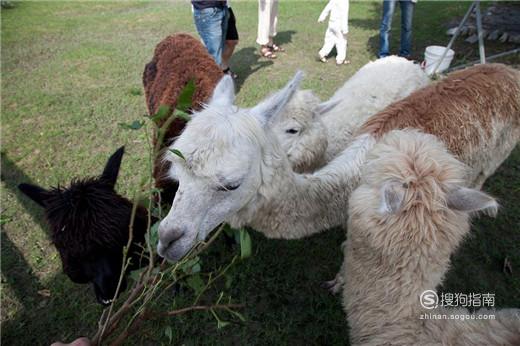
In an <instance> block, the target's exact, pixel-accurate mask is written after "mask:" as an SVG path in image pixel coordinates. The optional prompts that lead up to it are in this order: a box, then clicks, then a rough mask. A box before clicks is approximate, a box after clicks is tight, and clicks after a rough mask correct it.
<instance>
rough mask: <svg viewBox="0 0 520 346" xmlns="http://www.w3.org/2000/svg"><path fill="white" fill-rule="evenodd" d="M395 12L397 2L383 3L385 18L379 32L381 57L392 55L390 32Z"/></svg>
mask: <svg viewBox="0 0 520 346" xmlns="http://www.w3.org/2000/svg"><path fill="white" fill-rule="evenodd" d="M394 10H395V0H384V1H383V18H382V20H381V28H380V30H379V38H380V41H379V42H380V43H379V57H380V58H383V57H385V56H388V55H390V42H389V40H390V30H391V29H392V16H393V15H394Z"/></svg>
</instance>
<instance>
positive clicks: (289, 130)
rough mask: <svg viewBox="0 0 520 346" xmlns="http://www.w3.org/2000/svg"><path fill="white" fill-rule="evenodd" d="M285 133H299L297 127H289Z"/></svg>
mask: <svg viewBox="0 0 520 346" xmlns="http://www.w3.org/2000/svg"><path fill="white" fill-rule="evenodd" d="M285 133H290V134H291V135H294V134H295V133H298V130H297V129H288V130H285Z"/></svg>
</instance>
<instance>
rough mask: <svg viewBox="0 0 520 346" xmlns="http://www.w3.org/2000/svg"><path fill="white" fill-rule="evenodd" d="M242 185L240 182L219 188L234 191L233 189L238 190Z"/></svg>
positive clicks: (219, 188)
mask: <svg viewBox="0 0 520 346" xmlns="http://www.w3.org/2000/svg"><path fill="white" fill-rule="evenodd" d="M239 186H240V184H234V185H233V184H230V185H225V186H219V187H218V188H217V190H218V191H233V190H236V189H238V187H239Z"/></svg>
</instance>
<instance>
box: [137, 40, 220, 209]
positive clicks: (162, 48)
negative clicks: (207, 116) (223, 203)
mask: <svg viewBox="0 0 520 346" xmlns="http://www.w3.org/2000/svg"><path fill="white" fill-rule="evenodd" d="M222 76H223V73H222V70H221V69H220V67H219V66H218V65H217V64H216V63H215V60H213V58H212V57H211V56H210V55H209V54H208V51H207V49H206V48H205V47H204V46H203V45H202V43H201V42H200V41H199V40H197V39H195V38H194V37H192V36H190V35H188V34H176V35H172V36H168V37H166V38H165V39H164V40H162V41H161V42H160V43H159V44H158V45H157V46H156V47H155V52H154V55H153V58H152V61H150V62H149V63H148V64H146V66H145V69H144V72H143V85H144V92H145V97H146V106H147V107H148V113H149V114H150V115H153V114H155V113H157V111H158V110H159V106H161V105H166V106H168V107H169V108H170V110H173V109H175V107H176V105H177V98H178V97H179V95H180V93H181V92H182V90H183V88H184V87H185V86H186V85H187V84H188V82H189V81H190V80H193V82H194V83H195V92H194V94H193V98H192V102H191V108H192V109H193V110H200V109H201V107H202V105H203V104H204V102H206V101H207V100H208V99H209V98H210V97H211V95H212V93H213V89H214V88H215V86H216V85H217V83H218V81H219V80H220V79H221V78H222ZM165 120H166V118H164V119H163V120H162V121H160V122H159V124H158V125H159V126H162V125H163V123H164V121H165ZM184 126H185V121H184V120H182V119H176V120H175V121H174V122H173V123H172V124H171V125H170V126H169V128H168V130H167V132H166V135H165V144H168V143H169V142H170V141H171V140H172V139H173V138H175V137H176V136H178V135H179V134H180V133H181V131H182V130H183V129H184ZM155 140H156V138H154V141H155ZM168 168H169V164H168V163H167V162H162V160H161V159H159V160H157V161H156V162H155V167H154V178H155V182H156V186H157V187H159V188H163V189H166V190H170V192H169V193H168V192H167V193H166V194H171V193H174V191H175V190H176V188H175V186H174V185H176V184H175V183H174V182H172V181H170V180H168V179H167V176H166V172H167V171H168ZM172 188H173V190H172ZM172 199H173V197H172Z"/></svg>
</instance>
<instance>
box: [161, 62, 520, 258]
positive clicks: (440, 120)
mask: <svg viewBox="0 0 520 346" xmlns="http://www.w3.org/2000/svg"><path fill="white" fill-rule="evenodd" d="M462 72H464V73H457V74H453V75H452V76H450V77H448V78H446V79H445V80H443V81H441V82H439V83H437V84H435V85H433V86H429V87H426V88H423V89H421V90H422V91H420V93H419V92H416V93H414V94H417V93H419V95H420V96H424V95H425V94H426V95H427V96H429V97H430V99H432V100H433V99H435V98H436V99H437V101H438V102H441V100H442V99H443V98H444V102H445V104H436V105H435V106H436V107H435V108H434V109H432V111H431V112H423V113H418V114H416V115H415V117H411V116H406V117H404V120H403V121H401V122H400V117H399V116H397V117H393V116H395V114H396V113H391V112H390V113H388V112H382V113H380V114H378V115H376V116H374V117H372V118H371V120H372V121H368V122H367V123H366V124H365V125H366V126H365V125H364V126H363V128H362V130H363V131H365V133H364V134H362V135H360V136H358V137H357V138H356V139H355V140H354V141H353V142H352V144H351V145H350V146H349V147H348V148H347V149H345V150H344V151H343V152H342V153H341V154H340V155H339V156H338V157H336V158H335V159H334V160H333V161H331V162H330V163H328V164H327V165H326V166H325V167H323V168H322V169H320V170H318V171H316V172H315V173H313V174H296V173H294V172H293V171H292V169H291V167H290V164H289V161H288V159H287V155H286V154H285V152H284V151H283V150H282V148H281V147H280V145H279V143H278V141H277V139H276V137H275V135H274V134H273V131H272V128H271V126H272V124H271V123H272V121H273V119H275V118H276V117H277V115H278V114H280V112H281V110H282V109H283V107H284V106H285V105H286V103H287V102H288V100H290V98H291V97H292V95H293V94H294V92H295V91H296V89H297V85H298V82H299V80H300V78H301V75H300V74H297V75H296V77H295V78H294V79H293V80H292V81H291V82H289V84H288V85H287V86H286V87H285V88H284V89H282V90H281V91H279V92H278V93H276V94H274V95H273V96H271V97H269V98H267V99H266V100H264V101H263V102H261V103H260V104H258V105H257V106H255V107H253V108H251V109H240V108H238V107H236V106H234V105H233V101H234V88H233V82H232V80H231V79H230V78H227V77H224V78H223V80H222V81H221V82H220V83H219V84H218V85H217V88H216V89H215V93H214V95H213V97H212V99H211V100H210V102H209V104H208V106H207V108H206V109H204V110H202V111H201V112H199V113H197V114H195V116H194V118H193V120H192V121H190V122H189V123H188V125H187V127H186V129H185V131H184V132H183V133H182V134H181V136H180V137H179V138H178V139H177V141H176V142H175V143H173V144H172V146H171V148H172V149H177V150H180V151H181V152H182V153H183V155H184V157H185V158H186V160H184V159H182V158H180V157H178V156H176V155H174V154H171V153H169V155H168V157H167V158H168V159H169V160H171V161H172V163H173V164H172V169H171V170H170V172H169V173H170V174H171V176H172V178H173V179H174V180H177V181H179V190H178V192H177V195H176V196H175V199H174V201H173V204H172V208H171V210H170V212H169V213H168V215H167V216H166V218H165V219H163V220H162V221H161V224H160V227H159V238H160V242H159V245H158V252H159V254H161V255H162V256H166V257H167V258H169V259H172V260H176V259H178V258H180V257H182V256H183V255H184V254H185V253H186V252H187V251H188V250H189V249H190V248H191V246H192V245H193V244H194V243H195V240H196V239H197V238H198V239H204V238H205V237H206V235H207V234H208V233H209V232H210V231H211V230H212V229H213V228H214V227H216V226H217V225H219V224H220V223H222V222H228V223H230V224H231V226H233V227H242V226H244V225H249V226H251V227H253V228H255V229H256V230H258V231H260V232H262V233H264V234H265V235H266V236H268V237H278V238H287V239H289V238H300V237H304V236H307V235H310V234H313V233H316V232H319V231H321V230H324V229H328V228H331V227H334V226H338V225H342V224H344V222H345V220H346V210H347V208H346V207H347V204H348V197H349V196H350V193H351V191H352V190H353V188H355V187H356V186H357V184H358V181H359V178H360V169H361V167H362V165H363V164H364V163H365V161H366V153H367V152H368V151H369V150H370V149H371V148H372V147H373V145H374V144H375V143H376V141H377V140H378V138H379V137H380V136H381V134H384V133H385V132H388V131H390V130H391V129H392V128H391V126H390V125H392V126H394V128H400V127H402V126H404V125H407V126H405V127H417V128H421V129H425V130H427V131H429V132H430V133H432V134H434V135H436V136H437V137H439V138H441V139H442V140H443V141H444V142H445V143H446V144H447V146H448V149H449V150H450V151H451V152H453V153H455V154H457V156H458V157H459V158H460V159H461V160H462V161H463V162H465V163H467V164H469V165H474V166H472V167H471V168H472V171H473V172H474V171H475V170H476V171H479V172H480V171H481V169H482V166H483V165H488V166H489V167H491V168H493V166H492V165H496V163H497V162H502V161H503V160H504V159H505V158H506V157H507V155H508V154H509V152H510V151H511V150H512V149H513V147H514V145H515V144H516V143H517V141H518V137H519V136H520V120H519V119H520V86H519V84H518V79H515V78H516V77H517V76H518V75H517V74H515V73H517V72H512V70H511V69H509V68H507V67H504V66H502V65H482V66H477V67H474V68H471V69H467V70H466V71H462ZM482 74H483V75H484V76H482ZM472 76H473V77H472ZM478 81H480V82H481V83H484V82H485V85H484V86H485V87H487V88H488V89H489V90H486V92H484V93H483V92H482V90H480V93H479V87H478V86H476V85H475V83H476V82H478ZM454 84H455V85H456V86H457V87H458V88H455V87H454ZM468 85H470V86H473V87H474V88H473V89H472V88H469V87H468ZM484 86H481V88H484ZM426 89H429V90H430V91H428V90H426ZM425 90H426V91H425ZM435 92H438V93H439V94H440V95H441V96H442V97H441V96H439V95H437V96H435ZM468 93H469V95H477V96H478V98H477V99H476V100H475V99H473V98H471V97H469V95H468ZM473 93H474V94H473ZM414 94H412V95H410V96H409V97H408V98H406V99H405V100H407V99H412V100H413V99H416V98H417V95H415V96H414ZM511 96H513V97H511ZM430 99H425V100H424V99H423V100H422V102H423V103H426V104H428V102H430ZM405 100H403V101H400V102H397V104H400V103H401V102H404V101H405ZM407 102H410V103H411V104H413V105H415V103H413V102H411V101H407ZM405 104H406V102H405ZM394 105H395V104H394ZM392 107H393V106H392ZM450 107H451V112H450ZM389 108H390V107H389ZM402 109H404V110H406V107H404V106H402ZM434 111H436V112H434ZM381 114H382V115H381ZM389 114H392V115H393V116H390V115H389ZM397 114H399V113H397ZM454 123H455V124H457V126H453V124H454ZM460 126H463V127H462V128H461V127H460ZM201 134H204V135H203V136H201ZM460 134H463V135H460ZM453 137H454V138H453ZM455 139H456V140H455ZM475 158H480V159H481V160H484V161H483V162H481V161H478V160H475ZM485 160H488V162H486V161H485ZM488 166H486V167H488ZM495 168H496V167H495ZM485 172H487V171H486V170H485Z"/></svg>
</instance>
